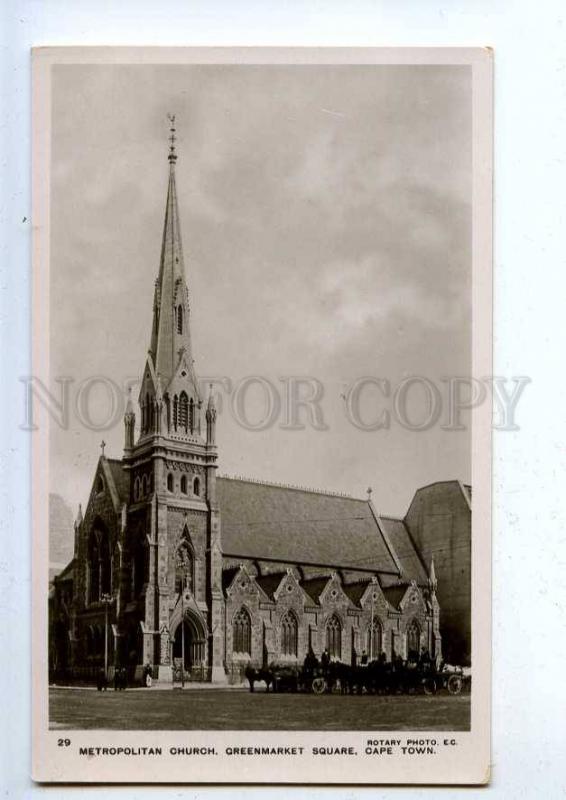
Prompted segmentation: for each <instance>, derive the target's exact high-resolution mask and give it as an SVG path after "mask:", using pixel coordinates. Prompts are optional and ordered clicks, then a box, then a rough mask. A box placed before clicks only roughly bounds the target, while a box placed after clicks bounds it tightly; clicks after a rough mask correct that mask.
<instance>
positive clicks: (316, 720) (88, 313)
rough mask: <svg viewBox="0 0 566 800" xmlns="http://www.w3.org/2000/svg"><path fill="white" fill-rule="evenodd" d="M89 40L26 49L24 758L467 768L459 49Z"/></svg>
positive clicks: (472, 261) (335, 775)
mask: <svg viewBox="0 0 566 800" xmlns="http://www.w3.org/2000/svg"><path fill="white" fill-rule="evenodd" d="M93 50H95V49H90V50H89V49H88V48H85V49H80V50H75V49H72V48H69V50H68V51H67V53H64V51H62V50H57V49H54V50H49V49H47V50H43V51H37V52H36V63H35V75H36V86H35V97H36V110H35V112H34V113H35V114H36V122H35V125H36V126H38V127H36V134H35V136H36V151H35V152H36V158H37V160H36V165H39V167H40V168H41V169H40V177H39V178H36V179H35V180H36V202H38V203H39V204H41V208H42V209H43V216H42V219H43V221H44V225H43V226H42V227H41V229H40V232H39V234H38V237H37V241H36V251H35V252H36V262H35V263H36V283H35V297H34V303H35V308H36V309H38V308H40V310H39V311H38V312H37V315H36V317H35V325H36V328H35V333H34V336H35V341H36V349H35V361H36V368H35V369H34V377H33V378H30V380H29V381H28V384H27V391H28V398H29V402H28V411H27V414H28V418H27V422H28V424H29V426H30V430H31V429H33V428H35V427H37V428H38V431H37V433H38V434H39V435H38V437H37V438H38V440H39V441H40V442H41V443H42V444H41V445H39V446H36V449H35V452H34V456H35V466H36V472H35V478H34V480H35V482H36V485H39V484H41V491H38V493H37V495H36V498H35V512H34V519H35V525H34V527H35V530H34V536H35V537H36V541H38V542H39V541H40V540H41V544H40V545H38V548H37V550H36V553H35V562H34V569H35V575H36V581H35V582H34V583H35V586H34V592H35V594H34V603H35V604H36V608H42V610H41V614H40V616H39V617H38V620H41V622H39V621H38V623H37V625H38V628H39V627H40V630H38V629H37V628H36V629H35V631H34V639H35V640H36V643H34V646H35V647H36V648H38V650H37V652H41V659H39V661H40V664H38V663H36V667H35V669H36V670H37V673H36V674H37V676H38V680H37V685H38V687H40V688H39V689H38V690H37V691H38V692H40V693H41V694H38V700H37V702H38V703H41V704H43V705H42V708H43V712H42V716H41V715H40V717H39V718H38V720H37V723H36V731H39V733H38V734H37V735H38V738H39V739H42V741H43V738H45V741H47V739H49V741H51V742H53V743H54V742H56V741H57V740H59V741H61V742H67V741H68V742H69V745H63V749H65V747H68V749H69V754H70V751H71V750H72V749H73V746H74V743H75V742H78V741H79V739H77V736H81V735H82V736H83V737H84V738H83V739H81V740H80V741H81V742H85V743H86V744H85V746H84V752H83V751H82V750H81V749H80V748H79V749H77V752H76V754H75V755H76V760H75V761H74V762H73V765H74V766H73V769H74V770H75V771H74V772H73V770H72V769H71V767H69V770H70V771H68V772H66V771H65V768H64V767H61V776H60V777H59V778H57V777H55V778H53V777H51V778H49V777H48V778H47V779H54V780H58V779H60V780H62V779H68V777H69V776H71V777H75V779H76V775H77V772H76V770H77V769H79V767H80V765H81V764H82V765H84V766H85V767H86V763H85V762H86V759H85V758H84V756H86V755H91V756H92V755H96V756H105V755H113V754H112V753H110V752H107V753H101V752H97V753H92V752H91V753H87V752H86V751H87V750H88V749H90V750H92V749H93V748H94V750H96V749H98V750H99V751H100V750H103V749H107V750H111V749H112V747H122V748H123V747H124V742H125V741H126V740H125V739H123V738H118V739H116V738H114V739H111V738H110V739H109V738H108V737H109V736H110V737H112V736H121V733H122V734H123V733H124V732H137V733H138V734H140V735H141V734H143V736H145V737H148V736H149V737H150V738H149V739H148V738H144V739H143V743H144V744H143V747H144V748H148V749H149V750H151V749H152V748H156V749H157V750H160V749H161V748H163V753H167V757H168V758H169V759H170V758H171V757H172V756H174V755H175V753H174V752H173V751H174V750H175V747H176V746H177V745H178V743H179V742H180V741H182V740H179V738H178V735H177V737H176V738H175V740H174V742H175V743H177V744H176V745H175V747H171V746H168V747H167V748H166V747H164V746H163V741H165V740H164V739H163V736H165V733H164V732H183V731H186V732H189V733H190V735H191V738H190V746H187V749H189V750H194V752H193V753H192V755H193V756H196V757H198V756H199V754H200V755H202V756H204V757H205V758H204V760H203V761H202V766H201V767H200V766H199V769H201V770H202V774H200V773H199V774H198V775H197V777H196V778H195V774H196V773H194V772H192V773H191V776H192V777H191V780H208V781H210V780H215V777H214V774H215V769H217V764H218V762H219V761H221V760H223V759H225V758H228V757H230V756H232V757H233V756H234V755H236V756H239V757H240V758H241V757H242V756H245V755H247V756H249V757H250V758H249V759H248V761H247V762H246V767H248V764H249V762H250V761H251V760H252V759H253V757H254V756H257V757H258V762H259V763H258V766H257V773H254V771H253V769H252V770H249V771H248V772H246V770H245V769H244V765H243V764H241V771H240V772H238V773H237V774H236V773H234V774H232V777H231V780H236V781H238V782H245V781H248V780H251V781H253V780H260V779H261V776H262V775H265V774H267V773H266V772H265V770H266V768H268V765H267V764H266V762H265V760H263V761H262V760H261V757H263V756H274V757H275V758H277V757H278V756H280V757H281V764H280V766H278V767H277V769H276V770H275V772H274V773H273V772H272V773H271V774H272V775H274V778H273V779H274V780H275V781H276V782H278V781H283V782H285V781H286V782H293V781H294V780H302V781H307V782H310V781H314V782H317V781H318V782H324V781H325V780H334V781H335V782H341V780H342V779H344V780H347V781H349V782H358V781H362V782H374V783H375V782H379V781H380V780H390V781H393V782H395V781H400V780H403V781H407V780H409V781H411V780H419V781H422V780H424V781H425V782H427V781H428V782H437V783H442V782H448V781H450V780H452V781H453V782H465V781H467V782H484V781H485V780H486V779H487V778H486V773H487V772H488V768H489V763H488V761H489V693H490V687H489V666H488V665H489V621H488V620H489V614H490V607H489V593H490V588H489V568H488V567H487V564H488V563H489V552H490V526H489V516H490V515H489V512H490V502H489V485H490V467H489V464H490V457H491V449H490V448H491V444H490V437H489V433H487V434H486V430H487V429H488V428H489V420H490V416H491V408H490V402H491V400H490V397H491V395H490V393H489V392H488V391H487V388H486V385H485V384H484V383H482V381H485V380H486V379H485V376H486V375H490V374H491V368H490V359H491V355H490V354H491V321H490V314H491V309H490V302H491V301H490V291H491V289H490V280H491V278H490V274H491V259H490V221H491V208H490V181H491V163H490V136H491V107H490V104H489V95H490V77H491V54H490V53H489V52H488V51H486V50H480V49H476V50H461V51H458V50H448V49H446V50H445V51H443V52H442V51H435V50H422V51H418V50H397V51H396V50H383V51H379V50H377V51H375V50H369V51H368V50H362V49H360V50H359V51H355V50H354V49H350V50H348V49H345V50H343V51H341V52H337V51H332V50H329V51H326V52H325V51H317V50H308V49H305V50H303V51H302V52H299V51H293V50H288V51H283V50H282V51H280V52H279V53H277V51H276V50H269V49H266V50H261V49H258V51H257V52H256V53H254V52H253V51H249V50H248V52H247V53H245V54H242V52H241V51H238V50H236V49H234V50H230V49H227V50H225V51H215V50H212V49H211V50H210V51H209V52H208V53H206V54H205V52H204V49H203V50H200V51H199V50H194V51H190V50H183V49H181V50H180V51H178V53H175V51H165V52H164V54H163V57H162V58H160V51H159V50H157V51H153V52H152V50H151V48H149V49H142V48H140V51H141V53H143V54H144V56H143V57H141V56H140V57H139V58H138V57H133V56H132V50H131V49H130V50H129V51H127V50H124V49H119V48H118V49H115V50H113V49H103V51H102V52H99V53H96V54H94V53H93ZM42 120H43V121H44V122H45V123H46V127H42V126H41V125H40V122H41V121H42ZM478 142H479V144H478ZM39 167H38V168H39ZM482 315H483V316H482ZM486 420H487V426H486ZM38 464H40V466H38ZM482 565H484V566H482ZM484 567H485V568H484ZM480 608H481V612H480V610H479V609H480ZM36 661H37V660H36ZM474 709H475V710H474ZM93 732H98V733H97V738H96V741H95V740H94V739H93V740H89V739H88V737H89V736H90V735H92V734H93ZM120 732H121V733H120ZM227 732H248V734H246V737H247V738H245V739H242V738H241V735H240V738H238V737H236V738H234V735H232V738H231V739H226V738H225V737H226V733H227ZM254 732H255V733H254ZM360 734H364V735H363V736H360ZM441 734H445V735H444V737H443V736H442V735H441ZM446 734H449V736H448V737H447V736H446ZM456 734H457V735H458V736H460V737H462V738H460V739H455V738H454V736H455V735H456ZM152 736H154V737H156V738H153V739H152V738H151V737H152ZM281 736H283V737H284V738H283V739H281ZM336 736H338V737H339V738H338V739H336V738H333V737H336ZM352 736H354V738H353V739H352V738H351V737H352ZM61 737H63V738H61ZM297 737H299V738H297ZM301 737H302V738H301ZM313 737H314V738H313ZM317 737H318V738H317ZM340 737H341V738H340ZM133 741H134V740H133V739H132V740H131V742H133ZM135 741H136V742H137V743H138V744H136V746H137V747H138V748H139V747H140V746H141V745H139V742H141V741H142V739H139V740H138V739H136V740H135ZM167 741H169V739H168V740H167ZM171 741H173V740H171ZM187 741H189V740H187ZM478 741H479V742H481V746H478V745H477V742H478ZM89 742H94V745H92V743H91V744H88V743H89ZM109 742H114V743H115V742H120V743H121V744H120V745H116V744H109ZM313 743H314V744H313ZM87 745H88V746H87ZM53 746H54V745H53ZM59 747H61V745H59ZM234 748H235V752H233V751H234ZM293 748H295V749H296V750H298V751H300V752H298V753H289V752H287V751H288V750H289V749H293ZM321 748H322V751H321ZM474 748H475V749H476V753H477V764H476V763H475V762H474V760H473V759H471V758H470V760H469V761H468V766H469V769H468V770H466V769H463V770H462V772H461V774H460V773H459V772H458V770H457V765H458V763H459V761H458V759H463V760H465V758H466V753H468V755H469V752H471V751H473V750H474ZM142 749H143V748H142ZM48 750H49V748H48V746H47V745H45V744H41V745H37V754H36V755H37V760H36V763H39V764H42V765H44V766H40V767H39V768H38V770H39V773H40V774H43V775H48V773H49V769H48V768H47V766H46V765H45V764H46V758H47V756H46V753H47V752H48ZM200 750H202V751H203V752H202V754H201V753H200ZM240 750H242V751H243V750H251V751H254V752H240ZM268 750H274V751H276V752H269V753H268V752H267V751H268ZM205 751H206V752H205ZM121 752H123V750H122V751H118V755H120V754H121ZM57 755H58V756H59V755H61V756H62V757H63V755H64V754H63V753H57ZM129 755H131V754H129ZM136 755H137V754H136ZM144 755H147V753H144ZM150 755H155V756H156V758H157V757H159V756H160V755H161V753H158V754H150ZM183 755H187V753H183ZM321 755H322V756H324V755H329V756H331V757H332V756H341V757H343V762H340V763H336V761H335V759H333V761H332V767H331V768H330V763H329V760H324V759H323V760H322V761H321V759H320V756H321ZM81 756H82V760H81ZM208 756H211V757H212V758H210V759H208ZM214 756H217V758H216V760H215V759H214ZM219 756H220V757H221V758H218V757H219ZM376 756H377V758H376ZM387 756H389V757H390V762H389V763H390V764H391V765H392V767H391V769H392V771H389V772H388V771H387V769H389V767H387V768H384V762H385V760H386V757H387ZM412 756H416V757H418V759H417V761H415V762H411V763H410V764H409V763H408V762H409V757H412ZM303 757H304V758H305V759H306V760H305V766H304V769H303V767H302V766H300V762H301V759H302V758H303ZM293 758H294V759H295V760H294V761H293ZM317 758H318V760H317ZM207 759H208V760H207ZM313 759H314V761H315V763H316V766H313ZM444 759H446V760H447V763H448V762H450V763H451V766H450V768H449V769H447V771H446V774H445V773H444V771H443V768H442V764H443V763H444ZM450 759H452V760H453V761H452V762H451V761H450ZM95 760H96V759H95ZM108 760H110V759H108ZM346 760H348V762H349V766H348V768H345V766H344V762H345V761H346ZM114 761H117V759H115V760H114ZM98 762H99V763H98V769H99V770H100V768H101V764H100V762H101V759H100V758H99V759H98ZM360 762H363V763H360ZM130 763H131V764H132V763H133V760H132V759H130ZM231 763H233V762H231ZM234 766H235V765H234ZM132 768H133V767H132V766H130V767H129V769H130V770H132ZM136 768H137V763H136ZM329 768H330V771H329V772H328V770H329ZM112 769H118V766H117V764H116V763H112ZM125 769H127V767H125ZM176 769H181V767H180V766H179V767H178V768H176ZM309 769H310V772H308V770H309ZM109 770H110V767H109ZM148 770H149V771H150V772H151V771H156V773H157V774H156V776H155V777H147V775H148V774H149V773H148V772H147V771H148ZM411 770H413V771H414V777H412V776H413V773H412V772H411ZM144 771H145V772H144ZM141 772H142V773H144V775H145V777H144V778H143V779H145V780H170V779H172V778H170V777H165V776H164V772H162V771H160V770H159V768H158V767H156V766H155V761H154V762H153V763H147V765H146V766H144V767H143V769H142V770H141ZM325 772H328V775H329V777H328V778H325V777H323V775H324V773H325ZM104 774H105V775H106V777H107V778H108V779H109V780H112V773H111V771H109V772H107V773H106V772H105V773H104ZM140 774H141V773H140ZM419 775H420V777H419ZM65 776H67V777H65ZM307 776H308V777H307ZM341 776H344V777H343V778H342V777H341ZM174 777H175V779H176V780H179V779H180V777H179V773H178V772H177V773H175V776H174ZM78 779H79V780H82V779H83V778H78ZM84 779H85V780H96V779H97V778H93V777H85V778H84Z"/></svg>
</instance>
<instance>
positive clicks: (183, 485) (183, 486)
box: [181, 475, 187, 494]
mask: <svg viewBox="0 0 566 800" xmlns="http://www.w3.org/2000/svg"><path fill="white" fill-rule="evenodd" d="M181 492H182V493H183V494H187V476H186V475H182V476H181Z"/></svg>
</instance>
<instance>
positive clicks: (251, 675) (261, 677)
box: [244, 665, 275, 692]
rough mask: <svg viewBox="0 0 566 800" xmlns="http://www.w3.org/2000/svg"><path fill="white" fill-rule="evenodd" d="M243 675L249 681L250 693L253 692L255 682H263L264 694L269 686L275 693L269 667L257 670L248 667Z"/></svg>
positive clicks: (272, 673)
mask: <svg viewBox="0 0 566 800" xmlns="http://www.w3.org/2000/svg"><path fill="white" fill-rule="evenodd" d="M244 674H245V676H246V678H247V679H248V681H249V684H250V692H253V691H254V684H255V683H256V682H257V681H265V690H266V692H269V687H270V686H272V687H273V691H275V674H274V672H273V670H272V669H271V668H270V667H261V668H260V669H257V668H256V667H252V666H251V665H248V666H247V667H246V671H245V673H244Z"/></svg>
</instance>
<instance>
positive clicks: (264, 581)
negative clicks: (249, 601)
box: [255, 572, 287, 600]
mask: <svg viewBox="0 0 566 800" xmlns="http://www.w3.org/2000/svg"><path fill="white" fill-rule="evenodd" d="M286 574H287V573H286V572H272V573H270V574H269V575H260V576H258V577H257V578H256V579H255V582H256V583H257V584H258V585H259V586H261V588H262V589H263V591H264V592H265V593H266V595H267V596H268V597H269V599H270V600H273V595H274V594H275V592H276V591H277V589H278V588H279V584H280V583H281V581H282V580H283V578H284V577H285V575H286Z"/></svg>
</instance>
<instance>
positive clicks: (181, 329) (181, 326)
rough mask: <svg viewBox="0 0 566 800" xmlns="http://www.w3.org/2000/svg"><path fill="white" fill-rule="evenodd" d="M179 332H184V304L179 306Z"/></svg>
mask: <svg viewBox="0 0 566 800" xmlns="http://www.w3.org/2000/svg"><path fill="white" fill-rule="evenodd" d="M177 333H183V306H178V307H177Z"/></svg>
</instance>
